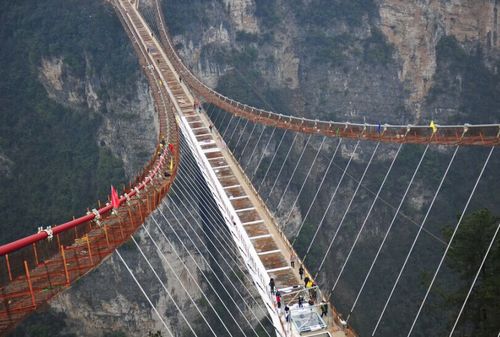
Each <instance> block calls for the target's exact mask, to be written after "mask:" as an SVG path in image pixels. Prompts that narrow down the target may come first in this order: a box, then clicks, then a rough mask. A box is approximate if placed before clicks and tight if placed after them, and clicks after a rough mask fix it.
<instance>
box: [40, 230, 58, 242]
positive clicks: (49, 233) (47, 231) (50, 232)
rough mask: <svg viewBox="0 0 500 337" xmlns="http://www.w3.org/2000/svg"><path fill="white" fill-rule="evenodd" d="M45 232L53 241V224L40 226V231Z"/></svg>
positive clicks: (48, 238)
mask: <svg viewBox="0 0 500 337" xmlns="http://www.w3.org/2000/svg"><path fill="white" fill-rule="evenodd" d="M41 232H45V233H47V240H49V241H51V240H52V238H53V237H54V233H53V232H52V226H47V227H45V228H43V226H41V227H38V233H41Z"/></svg>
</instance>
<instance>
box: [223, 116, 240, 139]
mask: <svg viewBox="0 0 500 337" xmlns="http://www.w3.org/2000/svg"><path fill="white" fill-rule="evenodd" d="M230 115H231V118H230V119H229V122H228V123H227V125H226V128H225V129H224V132H222V139H225V137H226V132H227V130H229V127H230V126H231V123H232V122H233V119H234V117H235V115H233V114H230ZM236 118H238V117H236ZM219 133H220V132H219ZM224 141H225V140H224Z"/></svg>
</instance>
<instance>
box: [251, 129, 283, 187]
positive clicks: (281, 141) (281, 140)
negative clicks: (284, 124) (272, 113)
mask: <svg viewBox="0 0 500 337" xmlns="http://www.w3.org/2000/svg"><path fill="white" fill-rule="evenodd" d="M287 132H288V130H285V131H284V132H283V134H282V135H281V139H280V141H279V143H278V146H277V147H276V150H275V151H274V154H273V157H272V159H271V163H270V164H269V166H268V167H267V169H266V173H265V174H264V177H263V178H262V180H261V182H260V184H259V187H258V188H257V193H259V192H260V188H261V187H262V186H263V185H264V182H265V180H266V177H267V174H268V173H269V169H270V168H271V166H273V163H274V159H275V158H276V155H277V154H278V152H279V149H280V148H281V143H283V139H285V135H286V134H287Z"/></svg>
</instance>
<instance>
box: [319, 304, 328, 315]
mask: <svg viewBox="0 0 500 337" xmlns="http://www.w3.org/2000/svg"><path fill="white" fill-rule="evenodd" d="M327 314H328V303H327V302H325V301H322V302H321V317H323V316H326V315H327Z"/></svg>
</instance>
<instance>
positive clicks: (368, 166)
mask: <svg viewBox="0 0 500 337" xmlns="http://www.w3.org/2000/svg"><path fill="white" fill-rule="evenodd" d="M379 146H380V142H378V143H377V145H376V146H375V148H374V149H373V152H372V155H371V157H370V160H369V161H368V164H366V167H365V170H364V171H363V175H362V176H361V179H359V182H358V185H357V186H356V189H355V190H354V193H353V194H352V197H351V200H350V201H349V204H348V205H347V208H346V210H345V212H344V215H342V219H341V220H340V223H339V225H338V226H337V229H336V230H335V233H334V234H333V237H332V239H331V240H330V244H329V245H328V248H327V249H326V252H325V254H324V255H323V259H322V260H321V263H320V264H319V267H318V269H317V270H316V273H315V274H314V279H316V278H317V277H318V275H319V272H320V271H321V268H323V264H324V263H325V261H326V258H327V256H328V254H329V253H330V249H332V246H333V242H334V241H335V239H336V238H337V235H338V233H339V232H340V228H342V225H343V224H344V220H345V218H346V216H347V214H348V213H349V211H350V210H351V206H352V203H353V201H354V199H355V198H356V195H357V194H358V191H359V187H360V186H361V184H362V183H363V180H364V179H365V176H366V173H367V172H368V169H369V168H370V166H371V164H372V161H373V158H374V157H375V154H376V153H377V150H378V147H379ZM353 154H354V152H353ZM352 157H353V156H351V158H352Z"/></svg>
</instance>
